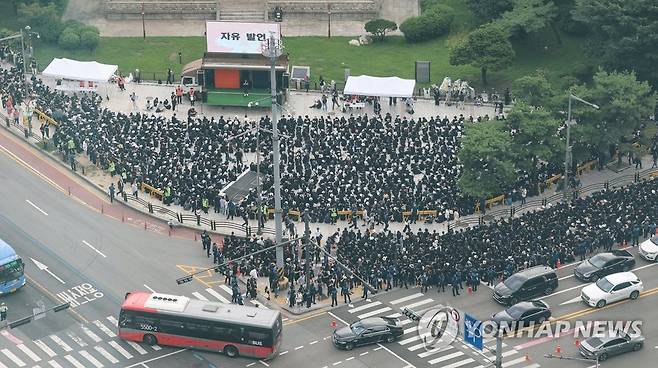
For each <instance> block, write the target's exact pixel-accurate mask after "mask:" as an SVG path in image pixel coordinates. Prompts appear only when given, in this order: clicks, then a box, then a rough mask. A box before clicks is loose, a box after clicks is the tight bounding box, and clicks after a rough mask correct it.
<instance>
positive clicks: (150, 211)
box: [149, 202, 153, 213]
mask: <svg viewBox="0 0 658 368" xmlns="http://www.w3.org/2000/svg"><path fill="white" fill-rule="evenodd" d="M149 213H153V205H152V204H151V203H150V202H149Z"/></svg>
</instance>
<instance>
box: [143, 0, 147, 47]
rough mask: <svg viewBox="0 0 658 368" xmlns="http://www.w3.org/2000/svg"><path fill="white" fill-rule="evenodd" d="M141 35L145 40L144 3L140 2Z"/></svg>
mask: <svg viewBox="0 0 658 368" xmlns="http://www.w3.org/2000/svg"><path fill="white" fill-rule="evenodd" d="M142 35H143V37H144V39H146V20H144V2H143V1H142Z"/></svg>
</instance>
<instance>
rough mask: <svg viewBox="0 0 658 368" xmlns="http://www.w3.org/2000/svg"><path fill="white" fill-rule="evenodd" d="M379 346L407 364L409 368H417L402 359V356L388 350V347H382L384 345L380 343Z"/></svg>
mask: <svg viewBox="0 0 658 368" xmlns="http://www.w3.org/2000/svg"><path fill="white" fill-rule="evenodd" d="M377 345H379V348H380V349H384V350H386V351H388V352H389V354H391V355H393V356H394V357H396V358H398V359H400V361H401V362H402V363H404V364H406V365H407V367H409V368H416V367H415V366H414V365H413V364H411V363H409V362H408V361H406V360H405V359H404V358H402V357H401V356H399V355H397V354H395V353H394V352H393V351H392V350H391V349H389V348H387V347H386V346H384V345H382V344H380V343H377Z"/></svg>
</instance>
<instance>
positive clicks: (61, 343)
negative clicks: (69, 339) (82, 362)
mask: <svg viewBox="0 0 658 368" xmlns="http://www.w3.org/2000/svg"><path fill="white" fill-rule="evenodd" d="M50 339H51V340H53V341H54V342H55V344H57V345H59V346H60V347H61V348H62V349H64V351H65V352H67V353H68V352H71V351H73V349H71V347H70V346H69V345H68V344H67V343H65V342H64V340H62V339H60V338H59V336H57V335H50Z"/></svg>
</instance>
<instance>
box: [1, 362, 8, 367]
mask: <svg viewBox="0 0 658 368" xmlns="http://www.w3.org/2000/svg"><path fill="white" fill-rule="evenodd" d="M0 368H8V367H7V366H6V365H4V364H2V362H0Z"/></svg>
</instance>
